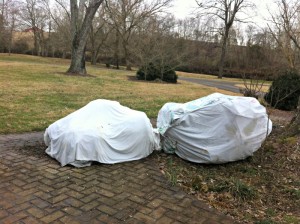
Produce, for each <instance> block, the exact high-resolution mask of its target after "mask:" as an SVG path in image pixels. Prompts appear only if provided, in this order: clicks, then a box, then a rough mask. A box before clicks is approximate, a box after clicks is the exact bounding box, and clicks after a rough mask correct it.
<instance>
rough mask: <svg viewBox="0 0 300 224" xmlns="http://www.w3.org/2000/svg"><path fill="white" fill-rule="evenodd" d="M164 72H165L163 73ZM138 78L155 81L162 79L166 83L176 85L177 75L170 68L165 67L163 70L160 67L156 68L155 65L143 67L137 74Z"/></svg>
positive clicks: (150, 64)
mask: <svg viewBox="0 0 300 224" xmlns="http://www.w3.org/2000/svg"><path fill="white" fill-rule="evenodd" d="M161 71H163V72H161ZM136 77H137V79H139V80H147V81H153V80H156V79H161V80H163V81H165V82H171V83H176V82H177V77H178V76H177V75H176V72H175V70H174V69H172V68H171V67H170V66H164V68H163V69H161V67H160V66H155V65H154V64H153V63H149V64H148V65H145V66H142V67H141V68H140V69H139V70H138V71H137V73H136Z"/></svg>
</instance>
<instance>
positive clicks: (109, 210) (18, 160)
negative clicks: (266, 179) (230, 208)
mask: <svg viewBox="0 0 300 224" xmlns="http://www.w3.org/2000/svg"><path fill="white" fill-rule="evenodd" d="M42 140H43V133H42V132H38V133H26V134H14V135H0V223H30V224H33V223H163V224H165V223H234V220H232V219H231V218H230V217H228V216H225V215H223V214H220V213H219V212H217V211H216V210H214V209H211V208H209V207H208V206H207V205H206V204H204V203H202V202H200V201H198V200H196V199H195V198H193V197H191V196H189V195H187V194H186V193H184V192H183V191H181V190H180V189H179V188H178V187H172V186H170V185H169V183H168V181H167V180H166V178H165V177H164V176H163V175H162V174H161V172H160V171H159V168H158V164H157V162H156V160H155V156H157V155H151V156H149V157H148V158H146V159H143V160H139V161H134V162H128V163H121V164H115V165H104V164H99V163H97V164H94V165H92V166H91V167H86V168H80V169H78V168H74V167H70V166H66V167H60V166H59V164H58V163H57V162H56V161H55V160H53V159H51V158H50V157H42V158H38V157H35V156H28V155H25V154H22V152H21V151H18V150H14V148H19V147H23V146H24V144H26V145H31V144H32V147H34V143H37V142H42Z"/></svg>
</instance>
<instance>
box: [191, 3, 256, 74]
mask: <svg viewBox="0 0 300 224" xmlns="http://www.w3.org/2000/svg"><path fill="white" fill-rule="evenodd" d="M196 2H197V4H198V6H199V8H200V15H202V16H204V15H205V16H208V17H209V18H210V19H211V18H215V19H218V20H221V21H222V27H221V28H222V43H221V45H222V46H221V55H220V60H219V74H218V78H222V77H223V70H224V62H225V57H226V51H227V44H228V37H229V34H230V29H231V28H232V25H233V23H234V22H235V21H241V20H242V18H239V17H238V16H237V15H238V14H241V13H245V10H246V9H249V8H253V7H254V4H253V3H251V2H250V0H196Z"/></svg>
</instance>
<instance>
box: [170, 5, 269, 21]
mask: <svg viewBox="0 0 300 224" xmlns="http://www.w3.org/2000/svg"><path fill="white" fill-rule="evenodd" d="M252 2H253V3H254V4H256V6H257V10H256V14H257V16H256V17H255V18H253V20H255V21H262V20H263V17H267V16H268V14H269V12H268V10H267V6H268V7H269V8H271V9H272V8H273V10H274V3H272V0H252ZM272 6H273V7H272ZM196 8H197V4H196V1H195V0H174V2H173V8H172V9H171V10H172V13H173V14H174V15H175V16H176V17H177V18H179V19H183V18H185V17H187V16H193V15H194V13H193V11H194V10H195V9H196ZM253 14H255V13H253Z"/></svg>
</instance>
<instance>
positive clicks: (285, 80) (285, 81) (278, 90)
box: [265, 71, 300, 110]
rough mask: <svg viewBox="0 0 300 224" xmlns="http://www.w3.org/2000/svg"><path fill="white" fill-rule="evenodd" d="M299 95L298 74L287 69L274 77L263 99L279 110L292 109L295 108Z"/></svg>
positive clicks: (299, 83)
mask: <svg viewBox="0 0 300 224" xmlns="http://www.w3.org/2000/svg"><path fill="white" fill-rule="evenodd" d="M299 96H300V76H299V74H298V73H297V72H296V71H287V72H285V73H284V74H283V75H281V76H279V77H278V78H276V79H275V80H274V81H273V83H272V85H271V87H270V89H269V92H268V93H267V94H266V95H265V100H266V101H267V102H268V103H269V104H270V105H271V106H272V107H275V108H277V109H280V110H293V109H296V108H297V104H298V99H299Z"/></svg>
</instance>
